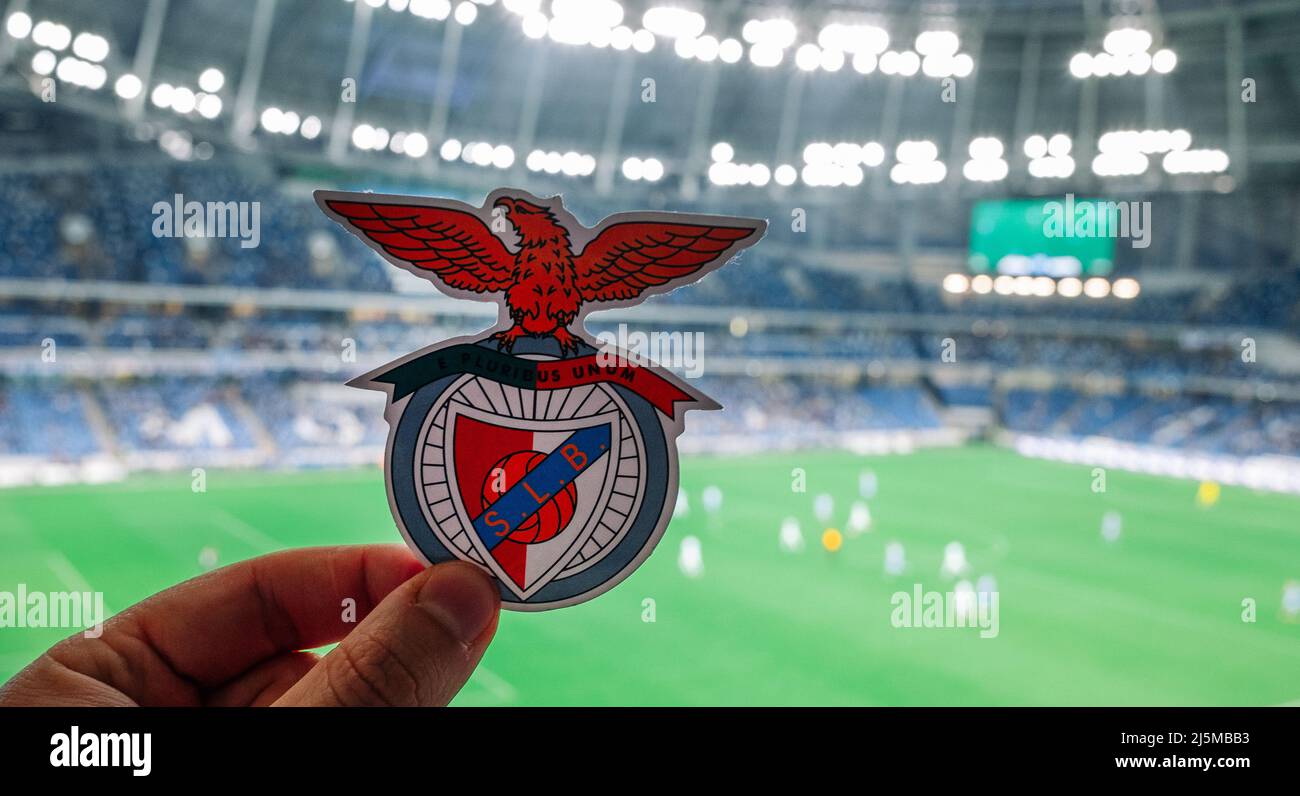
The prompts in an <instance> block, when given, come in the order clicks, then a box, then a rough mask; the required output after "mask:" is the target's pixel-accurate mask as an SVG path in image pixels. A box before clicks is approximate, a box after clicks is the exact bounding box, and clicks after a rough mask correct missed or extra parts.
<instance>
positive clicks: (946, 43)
mask: <svg viewBox="0 0 1300 796" xmlns="http://www.w3.org/2000/svg"><path fill="white" fill-rule="evenodd" d="M914 46H915V48H916V51H917V52H918V53H920V54H921V55H937V56H944V57H948V58H951V57H952V56H954V55H956V54H957V50H958V49H959V48H960V47H961V40H960V39H958V37H957V34H956V33H953V32H952V31H950V30H924V31H921V33H919V34H918V35H917V37H916V43H915V45H914Z"/></svg>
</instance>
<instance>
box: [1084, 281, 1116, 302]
mask: <svg viewBox="0 0 1300 796" xmlns="http://www.w3.org/2000/svg"><path fill="white" fill-rule="evenodd" d="M1083 294H1084V295H1085V296H1087V297H1088V298H1095V299H1099V298H1106V296H1109V295H1110V282H1107V281H1106V280H1105V279H1103V278H1101V277H1100V276H1094V277H1092V278H1091V279H1089V280H1088V281H1086V282H1084V283H1083Z"/></svg>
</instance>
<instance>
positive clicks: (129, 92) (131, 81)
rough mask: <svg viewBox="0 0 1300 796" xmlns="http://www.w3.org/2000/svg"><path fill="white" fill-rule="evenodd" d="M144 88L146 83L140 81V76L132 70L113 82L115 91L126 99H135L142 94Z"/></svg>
mask: <svg viewBox="0 0 1300 796" xmlns="http://www.w3.org/2000/svg"><path fill="white" fill-rule="evenodd" d="M143 90H144V84H143V83H141V82H140V78H138V77H136V76H135V75H133V74H131V73H130V72H127V73H126V74H124V75H122V76H121V77H119V78H118V79H117V81H116V82H114V83H113V91H114V93H116V94H117V96H119V97H121V98H122V99H124V100H132V99H135V98H136V97H138V96H140V92H141V91H143Z"/></svg>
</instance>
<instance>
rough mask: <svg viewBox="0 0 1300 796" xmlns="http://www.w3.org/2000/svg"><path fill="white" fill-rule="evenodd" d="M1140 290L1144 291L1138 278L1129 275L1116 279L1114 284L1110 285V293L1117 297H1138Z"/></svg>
mask: <svg viewBox="0 0 1300 796" xmlns="http://www.w3.org/2000/svg"><path fill="white" fill-rule="evenodd" d="M1140 292H1142V287H1141V285H1139V284H1138V281H1137V280H1136V279H1131V278H1129V277H1123V278H1121V279H1116V280H1115V282H1114V284H1112V285H1111V286H1110V294H1111V295H1112V296H1114V297H1115V298H1117V299H1132V298H1137V295H1138V293H1140Z"/></svg>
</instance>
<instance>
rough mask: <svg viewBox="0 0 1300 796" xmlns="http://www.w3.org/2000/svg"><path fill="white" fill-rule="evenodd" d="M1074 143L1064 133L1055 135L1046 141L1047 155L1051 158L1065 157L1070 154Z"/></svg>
mask: <svg viewBox="0 0 1300 796" xmlns="http://www.w3.org/2000/svg"><path fill="white" fill-rule="evenodd" d="M1073 145H1074V142H1073V141H1071V140H1070V136H1068V135H1066V134H1065V133H1057V134H1056V135H1054V136H1052V137H1051V138H1049V139H1048V140H1047V153H1048V154H1049V155H1051V156H1052V157H1058V158H1061V157H1065V156H1066V155H1068V154H1070V147H1072V146H1073Z"/></svg>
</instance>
